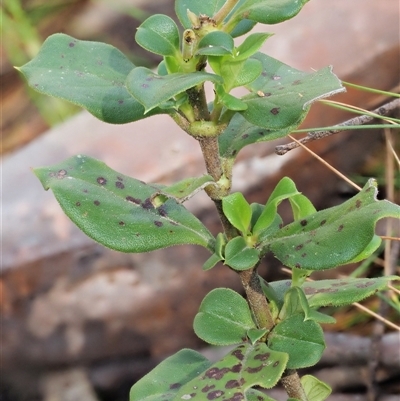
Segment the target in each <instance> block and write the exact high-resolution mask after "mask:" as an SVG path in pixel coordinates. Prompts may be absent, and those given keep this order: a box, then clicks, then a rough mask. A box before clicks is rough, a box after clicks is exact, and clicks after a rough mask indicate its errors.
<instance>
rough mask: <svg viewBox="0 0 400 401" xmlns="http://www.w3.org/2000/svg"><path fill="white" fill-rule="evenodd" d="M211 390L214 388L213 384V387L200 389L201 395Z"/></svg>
mask: <svg viewBox="0 0 400 401" xmlns="http://www.w3.org/2000/svg"><path fill="white" fill-rule="evenodd" d="M213 388H215V385H214V384H213V385H211V386H205V387H203V388H202V389H201V391H202V392H203V393H208V392H209V391H210V390H212V389H213Z"/></svg>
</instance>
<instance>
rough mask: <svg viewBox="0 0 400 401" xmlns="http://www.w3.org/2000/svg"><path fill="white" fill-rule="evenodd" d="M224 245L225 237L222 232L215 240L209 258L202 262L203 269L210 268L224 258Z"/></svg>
mask: <svg viewBox="0 0 400 401" xmlns="http://www.w3.org/2000/svg"><path fill="white" fill-rule="evenodd" d="M225 245H226V238H225V235H224V234H223V233H219V234H218V235H217V237H216V240H215V251H214V253H213V254H212V255H211V256H210V258H209V259H207V261H206V262H205V263H204V265H203V270H210V269H212V268H213V267H214V266H215V265H216V264H217V263H218V262H221V261H222V260H224V256H223V255H224V251H225Z"/></svg>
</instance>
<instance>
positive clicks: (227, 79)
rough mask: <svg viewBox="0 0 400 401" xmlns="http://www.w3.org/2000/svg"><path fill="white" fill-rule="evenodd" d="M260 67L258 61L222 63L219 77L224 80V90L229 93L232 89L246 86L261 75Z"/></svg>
mask: <svg viewBox="0 0 400 401" xmlns="http://www.w3.org/2000/svg"><path fill="white" fill-rule="evenodd" d="M261 71H262V65H261V63H260V62H259V61H258V60H255V59H252V58H250V59H247V60H244V61H232V62H230V61H226V62H224V61H222V66H221V76H222V77H223V78H224V88H225V90H226V91H227V92H229V91H230V90H231V89H233V88H237V87H239V86H244V85H248V84H250V83H251V82H253V81H254V80H255V79H257V77H258V76H259V75H260V74H261Z"/></svg>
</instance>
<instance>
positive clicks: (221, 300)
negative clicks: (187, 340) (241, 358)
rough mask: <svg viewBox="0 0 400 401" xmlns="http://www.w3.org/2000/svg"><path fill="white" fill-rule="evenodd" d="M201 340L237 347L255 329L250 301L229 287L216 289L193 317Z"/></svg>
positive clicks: (194, 326)
mask: <svg viewBox="0 0 400 401" xmlns="http://www.w3.org/2000/svg"><path fill="white" fill-rule="evenodd" d="M193 328H194V331H195V333H196V334H197V336H198V337H200V338H201V339H202V340H204V341H206V342H207V343H209V344H213V345H231V344H238V343H241V342H243V341H245V340H246V339H247V331H248V330H250V329H256V326H255V324H254V322H253V319H252V317H251V312H250V309H249V306H248V304H247V301H246V300H245V299H244V298H243V297H242V296H241V295H239V294H238V293H237V292H235V291H233V290H231V289H229V288H216V289H215V290H212V291H211V292H209V293H208V294H207V295H206V296H205V298H204V299H203V301H202V303H201V305H200V308H199V312H198V313H197V315H196V317H195V318H194V323H193Z"/></svg>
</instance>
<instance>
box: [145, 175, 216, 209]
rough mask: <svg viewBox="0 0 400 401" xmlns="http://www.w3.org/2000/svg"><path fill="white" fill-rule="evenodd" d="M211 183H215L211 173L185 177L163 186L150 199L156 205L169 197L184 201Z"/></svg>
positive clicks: (179, 201)
mask: <svg viewBox="0 0 400 401" xmlns="http://www.w3.org/2000/svg"><path fill="white" fill-rule="evenodd" d="M209 185H215V181H214V179H213V178H212V177H211V175H203V176H202V177H196V178H195V177H192V178H185V179H183V180H181V181H179V182H177V183H175V184H173V185H170V186H168V187H163V188H162V189H161V190H160V191H159V192H156V193H154V194H153V195H152V197H151V199H150V200H151V202H152V203H153V205H154V206H156V207H157V206H159V205H162V204H163V203H164V202H165V201H166V200H167V199H174V200H175V201H176V202H178V203H183V202H186V201H187V200H188V199H190V198H191V197H192V196H194V195H196V194H197V193H198V192H200V191H201V190H202V189H204V188H205V187H207V186H209Z"/></svg>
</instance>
